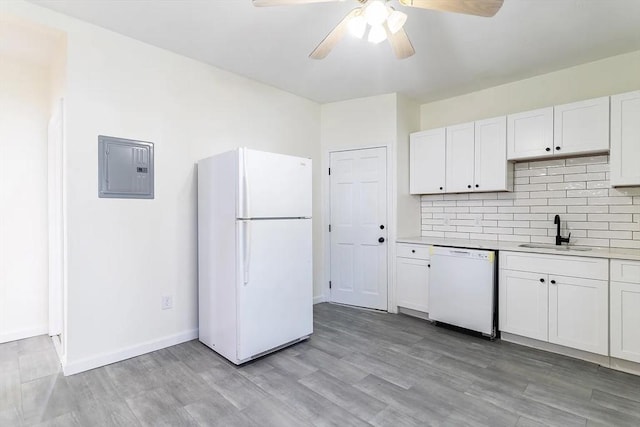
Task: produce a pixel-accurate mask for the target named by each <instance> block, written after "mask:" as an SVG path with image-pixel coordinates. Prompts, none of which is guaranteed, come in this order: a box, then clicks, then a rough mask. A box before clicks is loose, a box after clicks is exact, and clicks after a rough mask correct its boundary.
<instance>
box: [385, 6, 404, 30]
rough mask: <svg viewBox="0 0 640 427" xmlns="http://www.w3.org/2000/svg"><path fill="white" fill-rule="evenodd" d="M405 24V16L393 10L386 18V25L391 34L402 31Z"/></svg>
mask: <svg viewBox="0 0 640 427" xmlns="http://www.w3.org/2000/svg"><path fill="white" fill-rule="evenodd" d="M405 22H407V14H406V13H403V12H400V11H397V10H394V11H392V12H391V13H390V14H389V17H388V18H387V25H388V26H389V31H391V34H395V33H397V32H398V31H400V30H401V29H402V27H403V26H404V24H405Z"/></svg>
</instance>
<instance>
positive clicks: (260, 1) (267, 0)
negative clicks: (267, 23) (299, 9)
mask: <svg viewBox="0 0 640 427" xmlns="http://www.w3.org/2000/svg"><path fill="white" fill-rule="evenodd" d="M339 1H344V0H253V5H254V6H258V7H261V6H284V5H291V4H306V3H331V2H339Z"/></svg>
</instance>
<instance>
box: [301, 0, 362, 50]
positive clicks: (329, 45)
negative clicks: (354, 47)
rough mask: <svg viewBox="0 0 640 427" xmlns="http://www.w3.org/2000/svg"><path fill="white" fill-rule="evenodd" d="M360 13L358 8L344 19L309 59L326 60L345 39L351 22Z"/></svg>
mask: <svg viewBox="0 0 640 427" xmlns="http://www.w3.org/2000/svg"><path fill="white" fill-rule="evenodd" d="M359 12H360V8H359V7H356V8H355V9H353V10H352V11H351V12H349V13H348V14H347V16H345V17H344V19H343V20H342V21H340V23H339V24H338V25H336V27H335V28H334V29H333V30H331V32H330V33H329V34H327V37H325V38H324V40H322V42H320V44H319V45H318V47H316V48H315V49H314V50H313V52H311V54H310V55H309V58H312V59H324V58H326V57H327V55H329V52H331V49H333V48H334V46H335V45H336V44H337V43H338V42H339V41H340V39H342V37H344V35H345V33H346V32H347V31H348V30H349V21H351V19H353V17H354V16H356V15H357V14H358V13H359Z"/></svg>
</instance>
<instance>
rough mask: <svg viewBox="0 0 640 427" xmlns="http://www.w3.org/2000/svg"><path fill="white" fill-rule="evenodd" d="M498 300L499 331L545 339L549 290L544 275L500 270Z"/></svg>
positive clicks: (546, 337)
mask: <svg viewBox="0 0 640 427" xmlns="http://www.w3.org/2000/svg"><path fill="white" fill-rule="evenodd" d="M499 297H500V308H499V311H500V330H501V331H505V332H510V333H512V334H516V335H522V336H524V337H529V338H534V339H537V340H541V341H547V340H548V338H549V332H548V329H549V288H548V287H547V285H546V275H544V274H537V273H528V272H525V271H511V270H502V271H501V272H500V295H499Z"/></svg>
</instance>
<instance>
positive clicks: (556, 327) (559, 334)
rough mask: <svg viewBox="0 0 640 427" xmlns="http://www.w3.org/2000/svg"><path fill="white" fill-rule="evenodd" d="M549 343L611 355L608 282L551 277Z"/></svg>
mask: <svg viewBox="0 0 640 427" xmlns="http://www.w3.org/2000/svg"><path fill="white" fill-rule="evenodd" d="M549 342H550V343H553V344H560V345H564V346H566V347H571V348H577V349H579V350H584V351H588V352H591V353H596V354H602V355H604V356H607V355H608V354H609V345H608V344H609V298H608V282H607V281H606V280H591V279H583V278H575V277H563V276H550V277H549Z"/></svg>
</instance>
